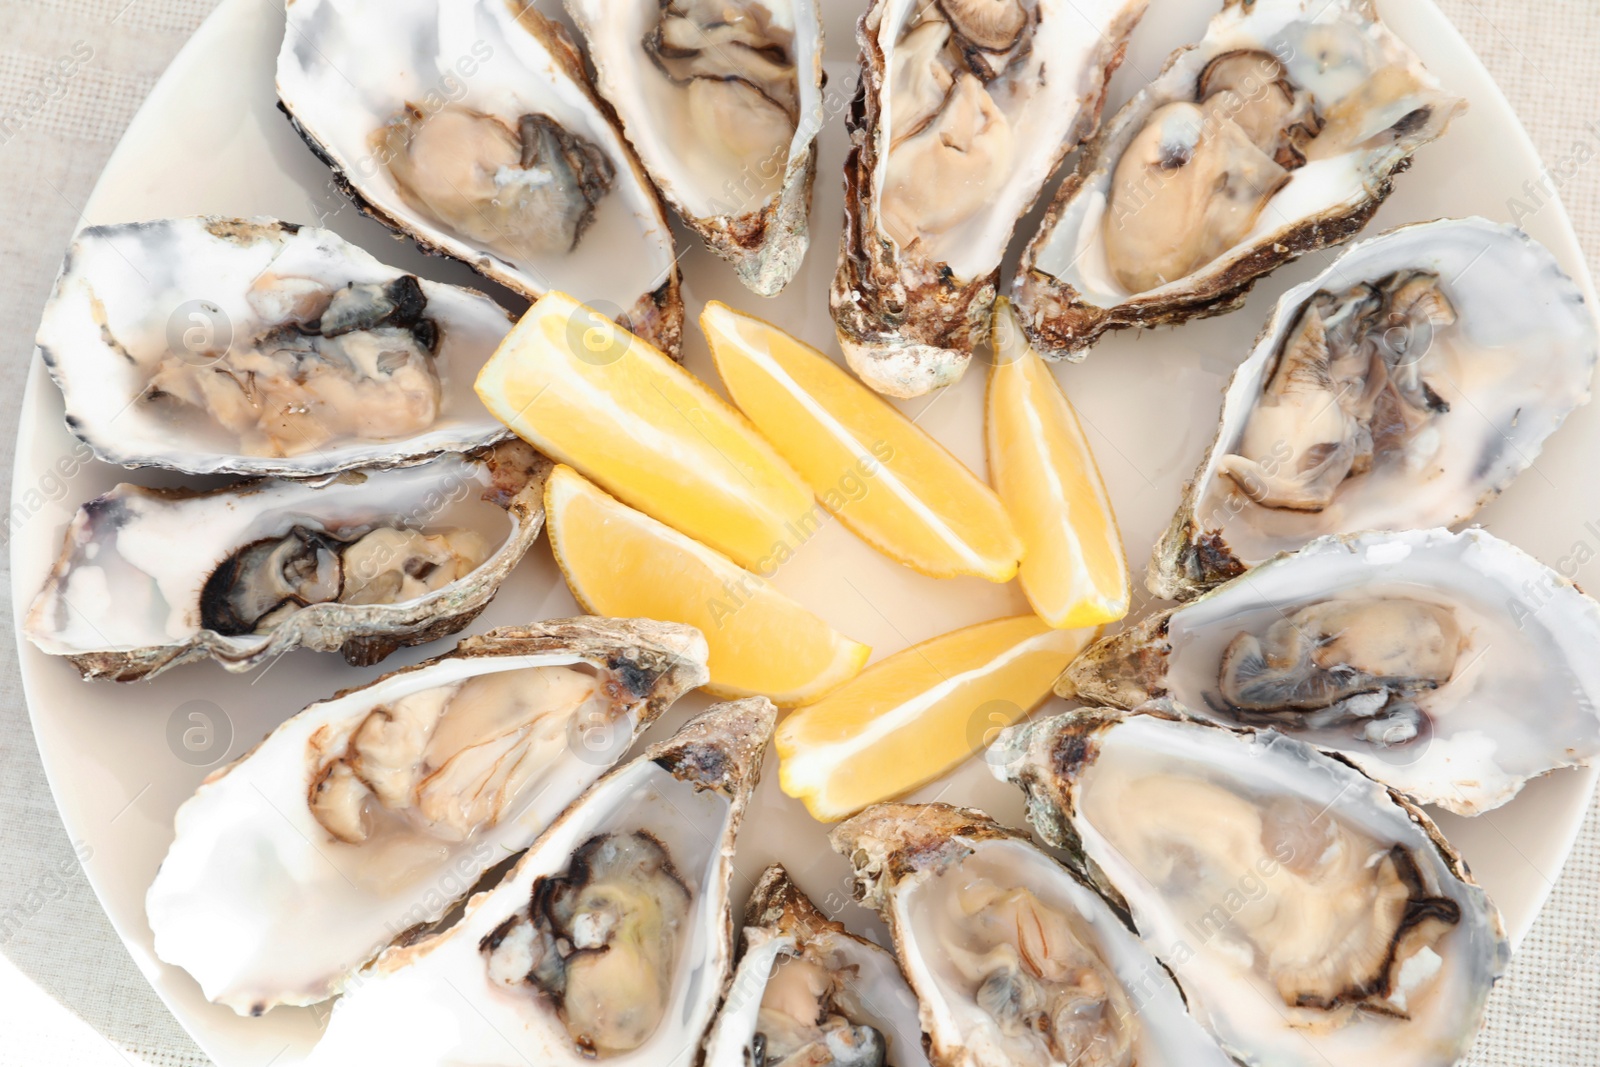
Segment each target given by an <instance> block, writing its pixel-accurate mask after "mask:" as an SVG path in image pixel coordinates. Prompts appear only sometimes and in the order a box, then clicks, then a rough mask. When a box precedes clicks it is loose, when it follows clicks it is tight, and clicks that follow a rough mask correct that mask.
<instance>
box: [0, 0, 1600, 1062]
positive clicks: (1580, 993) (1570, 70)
mask: <svg viewBox="0 0 1600 1067" xmlns="http://www.w3.org/2000/svg"><path fill="white" fill-rule="evenodd" d="M261 2H275V0H261ZM1197 2H1198V0H1197ZM1440 3H1441V4H1442V6H1443V7H1444V9H1445V11H1446V12H1447V13H1448V14H1449V15H1450V17H1451V18H1452V19H1453V20H1454V22H1455V23H1456V25H1457V26H1458V27H1459V28H1460V29H1461V31H1462V33H1463V34H1464V35H1465V36H1466V37H1467V39H1468V41H1469V42H1470V43H1471V45H1472V47H1473V48H1474V49H1475V50H1476V51H1477V52H1478V54H1479V55H1480V56H1482V57H1483V59H1484V61H1485V63H1486V64H1487V65H1488V67H1489V69H1490V71H1491V73H1493V75H1494V76H1495V78H1496V80H1497V81H1498V82H1499V84H1500V85H1501V86H1502V88H1503V89H1504V90H1505V92H1506V94H1507V95H1508V96H1509V97H1510V98H1511V102H1512V104H1513V105H1514V106H1515V108H1516V110H1517V112H1518V113H1519V114H1520V115H1521V117H1522V119H1523V121H1524V123H1526V125H1527V126H1528V128H1529V130H1531V131H1532V134H1533V137H1534V140H1535V141H1536V142H1537V144H1538V146H1539V149H1540V152H1541V153H1542V154H1543V156H1544V158H1545V160H1546V161H1547V162H1548V163H1549V164H1550V165H1551V166H1552V167H1553V168H1555V169H1556V170H1557V173H1558V174H1560V175H1561V176H1562V177H1563V179H1565V184H1564V186H1563V188H1562V197H1563V199H1564V200H1565V202H1566V206H1567V208H1568V210H1569V211H1570V212H1571V213H1572V216H1573V221H1574V222H1575V223H1576V225H1577V227H1578V232H1579V234H1580V236H1581V237H1582V239H1583V243H1584V249H1585V252H1586V254H1587V255H1588V257H1589V262H1590V264H1591V265H1592V266H1595V267H1597V268H1600V166H1594V165H1581V166H1578V167H1577V168H1576V173H1573V174H1570V177H1568V175H1569V171H1568V170H1567V169H1566V167H1565V163H1566V162H1568V161H1571V160H1572V159H1574V158H1579V159H1584V160H1588V159H1590V158H1591V157H1593V156H1594V155H1595V154H1596V153H1595V151H1594V149H1595V147H1596V145H1597V142H1600V131H1597V128H1595V127H1593V124H1594V123H1595V120H1596V117H1597V116H1596V114H1595V112H1594V105H1595V101H1596V100H1600V4H1596V3H1595V0H1440ZM213 6H214V0H0V280H3V284H0V500H8V499H9V497H10V481H11V453H12V436H13V433H14V430H13V427H14V426H15V425H16V417H17V411H18V408H19V406H20V404H21V400H22V388H23V382H24V380H25V378H26V374H27V368H28V363H29V360H30V359H32V357H33V351H32V342H31V337H32V333H33V329H34V325H35V324H36V322H37V320H38V316H39V310H40V308H41V306H42V305H43V302H44V299H45V296H46V294H47V292H48V289H49V286H50V283H51V281H52V279H53V278H54V275H55V272H56V268H57V266H58V265H59V263H60V258H61V254H62V251H63V250H64V248H65V247H66V242H67V240H68V238H69V236H70V235H71V233H72V232H73V230H74V229H75V228H76V226H77V225H78V219H79V208H80V206H81V205H82V204H83V202H84V201H85V199H86V198H87V196H88V194H89V192H90V190H91V188H92V187H93V185H94V182H95V179H96V177H97V176H98V174H99V172H100V169H101V167H102V165H103V164H104V162H105V160H106V158H107V156H108V155H109V154H110V152H111V150H112V148H113V147H115V145H116V143H117V139H118V138H119V137H120V136H121V134H122V130H123V128H124V127H125V126H126V124H127V122H128V120H129V119H130V118H131V117H132V116H133V114H134V112H135V110H136V109H137V108H138V106H139V104H140V102H141V101H142V100H143V98H144V96H145V94H146V92H147V91H148V90H149V88H150V86H151V85H152V84H153V83H154V81H155V79H156V78H157V76H158V75H159V74H160V73H161V71H162V70H163V69H164V68H165V66H166V64H167V62H168V61H169V60H170V59H171V57H172V56H173V55H174V54H175V53H176V52H177V50H178V49H179V48H180V47H181V46H182V45H183V43H184V41H185V39H186V38H187V36H188V35H189V33H190V32H192V31H193V29H194V28H195V27H196V26H197V25H199V23H200V21H201V20H202V19H203V18H204V17H205V16H206V14H208V13H209V12H210V10H211V8H212V7H213ZM1534 177H1537V176H1535V175H1530V178H1534ZM0 536H4V535H0ZM0 568H8V563H7V561H6V557H5V556H4V555H3V554H0ZM0 588H3V589H5V590H7V591H8V592H7V594H6V595H9V589H10V580H9V575H6V576H5V577H4V579H3V581H0ZM4 617H5V619H7V620H9V619H10V612H9V611H8V612H6V614H5V616H4ZM1597 815H1600V811H1597V812H1591V814H1590V818H1589V820H1588V822H1587V824H1586V825H1585V828H1584V832H1583V835H1582V837H1581V839H1580V840H1579V842H1578V846H1577V849H1576V851H1575V852H1574V853H1573V855H1572V858H1571V860H1570V861H1569V862H1568V864H1567V867H1566V870H1565V873H1564V874H1563V875H1562V876H1561V878H1560V881H1559V883H1558V884H1557V885H1556V887H1555V890H1554V893H1553V894H1552V896H1551V898H1550V902H1549V904H1548V905H1547V906H1546V908H1545V910H1544V913H1543V914H1542V915H1541V917H1540V918H1539V921H1538V923H1537V925H1536V926H1535V927H1534V929H1533V932H1532V934H1531V935H1530V936H1529V938H1528V940H1527V941H1526V943H1525V944H1524V945H1523V947H1522V949H1521V951H1520V953H1519V954H1518V956H1517V958H1516V960H1515V962H1514V964H1513V966H1512V969H1511V973H1510V975H1509V976H1508V977H1507V978H1506V980H1505V981H1503V982H1502V983H1501V984H1500V985H1499V986H1498V987H1497V989H1496V991H1495V993H1494V997H1493V1000H1492V1002H1491V1006H1490V1011H1489V1019H1488V1024H1487V1026H1486V1027H1485V1029H1484V1032H1483V1035H1482V1037H1481V1038H1480V1040H1479V1042H1478V1046H1477V1048H1476V1050H1475V1051H1474V1054H1473V1058H1472V1061H1471V1062H1472V1063H1473V1064H1475V1065H1479V1067H1490V1065H1494V1067H1529V1065H1534V1064H1563V1065H1582V1064H1600V1012H1597V1011H1596V1010H1595V1009H1596V1006H1597V1005H1600V890H1597V887H1600V817H1597ZM0 953H3V954H4V955H5V956H6V957H7V958H8V959H9V961H10V963H11V964H13V965H14V966H15V968H16V969H17V970H19V971H20V972H21V973H22V974H23V975H25V976H26V977H27V979H29V980H31V981H32V982H33V983H35V984H37V986H38V987H40V988H41V989H42V990H43V991H44V992H45V993H47V994H48V995H49V996H51V997H53V998H55V999H56V1000H57V1001H59V1002H60V1003H61V1004H63V1005H65V1006H66V1007H67V1008H69V1009H70V1010H71V1012H73V1013H75V1014H76V1015H77V1017H78V1018H80V1019H81V1020H82V1021H83V1022H84V1023H86V1024H87V1026H86V1027H84V1028H83V1031H84V1032H83V1033H78V1032H74V1033H71V1034H66V1033H63V1028H64V1027H66V1026H67V1025H68V1024H69V1023H70V1022H71V1021H72V1020H71V1019H70V1017H68V1018H66V1019H65V1020H64V1019H63V1018H62V1017H61V1014H60V1013H45V1012H41V1013H39V1014H38V1016H31V1015H29V1016H27V1017H18V1015H17V1014H13V1015H10V1016H8V1015H6V1014H5V1013H0V1019H5V1020H6V1025H4V1026H3V1027H0V1067H11V1065H13V1064H15V1065H26V1067H45V1065H53V1064H69V1063H70V1064H78V1063H83V1062H88V1059H87V1058H86V1057H85V1056H83V1055H81V1054H80V1053H77V1052H74V1050H75V1049H82V1048H84V1047H86V1046H85V1045H84V1042H85V1041H89V1042H93V1041H94V1037H93V1033H94V1032H98V1034H99V1035H100V1037H101V1038H103V1040H104V1044H105V1048H106V1050H108V1051H110V1052H112V1053H114V1054H116V1056H115V1058H118V1059H123V1060H126V1061H127V1062H129V1063H133V1064H152V1065H158V1067H191V1065H199V1064H205V1063H207V1062H208V1061H207V1059H206V1057H205V1056H203V1055H202V1054H201V1053H200V1052H199V1050H198V1049H196V1048H195V1047H194V1045H193V1043H192V1042H191V1041H189V1039H188V1038H187V1037H186V1036H185V1035H184V1033H183V1031H182V1030H181V1029H180V1028H179V1026H178V1025H177V1023H176V1022H175V1021H174V1020H173V1019H172V1017H171V1016H170V1015H169V1014H168V1013H167V1012H166V1010H165V1009H164V1008H163V1007H162V1006H161V1004H160V1002H159V1001H158V1000H157V999H156V996H155V994H154V993H153V992H151V990H150V989H149V987H148V986H147V985H146V984H145V982H144V980H143V978H142V977H141V976H140V974H139V972H138V970H137V969H136V968H135V966H134V964H133V961H132V960H131V959H130V958H129V957H128V954H127V953H126V951H125V950H124V949H123V948H122V946H121V944H120V943H119V942H118V940H117V938H116V936H115V935H114V934H113V933H112V931H111V927H110V925H109V924H108V923H107V921H106V919H105V917H104V915H103V914H102V913H101V911H100V908H99V906H98V905H97V903H96V902H95V899H94V896H93V894H92V893H91V892H90V890H89V887H88V885H87V883H86V882H85V881H84V879H83V877H82V874H81V872H80V870H79V869H78V866H77V863H76V860H75V859H74V856H73V850H72V846H71V843H70V842H69V841H68V839H67V835H66V833H65V831H64V830H63V828H62V826H61V822H60V820H59V818H58V817H57V815H56V811H55V806H54V804H53V803H52V801H51V799H50V794H49V791H48V789H47V788H46V785H45V780H44V775H43V772H42V771H41V769H40V766H39V759H38V754H37V752H36V751H35V748H34V744H33V738H32V734H31V732H30V730H29V727H28V723H27V711H26V708H25V707H24V704H23V699H22V688H21V683H20V681H19V679H18V677H17V671H16V663H15V650H14V648H13V645H12V643H11V641H10V639H9V635H8V636H7V640H5V641H4V642H0ZM8 970H9V968H6V964H5V961H0V979H3V978H5V972H6V971H8ZM5 989H6V985H5V983H4V982H0V995H4V990H5ZM89 1028H92V1030H90V1029H89ZM97 1048H98V1046H97ZM100 1058H101V1057H99V1056H96V1057H94V1059H93V1062H95V1063H98V1062H100Z"/></svg>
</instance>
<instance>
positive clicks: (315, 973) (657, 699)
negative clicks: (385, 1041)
mask: <svg viewBox="0 0 1600 1067" xmlns="http://www.w3.org/2000/svg"><path fill="white" fill-rule="evenodd" d="M705 660H706V646H705V640H704V639H703V638H702V637H701V636H700V634H699V633H698V632H697V631H695V630H693V629H692V628H690V627H687V626H677V625H674V624H671V623H659V622H653V621H650V620H648V619H641V620H634V619H596V618H580V619H561V620H554V621H550V622H541V623H536V624H534V625H532V626H516V627H504V628H502V629H498V630H492V631H490V632H489V633H486V634H482V635H480V636H476V637H469V638H467V639H466V640H465V641H463V642H462V643H461V644H460V645H459V646H457V648H456V650H455V651H453V652H449V653H446V654H445V655H443V656H440V657H438V658H437V659H432V660H428V661H427V662H425V663H422V664H419V665H418V666H415V667H408V668H405V669H403V670H400V671H396V672H395V673H393V674H388V675H385V676H384V677H382V678H380V679H378V680H377V681H375V682H372V683H370V684H368V685H364V686H361V687H360V688H357V689H351V690H346V691H345V692H343V693H340V694H338V695H337V696H334V697H333V698H331V699H329V700H326V701H322V702H320V703H316V704H312V705H311V706H310V707H308V708H306V709H305V710H304V711H302V712H300V713H299V714H298V715H295V716H294V717H293V718H291V719H289V720H288V721H287V722H285V723H284V724H283V725H282V726H280V727H279V728H278V729H276V730H274V731H273V732H272V734H271V735H270V736H268V737H267V739H266V740H264V741H263V742H261V744H259V745H257V746H256V747H255V748H254V749H252V750H251V751H250V753H249V754H248V755H247V756H245V757H244V758H243V759H241V760H239V761H238V762H236V763H234V764H232V765H230V766H229V767H227V768H225V769H223V770H221V771H218V772H217V773H215V774H213V775H211V776H210V777H209V778H207V779H206V781H205V783H204V784H203V785H201V787H200V789H199V791H198V792H196V793H195V795H194V796H193V797H191V798H190V799H189V800H188V801H186V802H185V803H184V804H183V806H182V807H181V808H179V809H178V814H177V817H176V820H175V825H174V834H175V837H174V840H173V842H172V847H171V848H170V849H169V850H168V851H167V855H166V858H165V859H164V860H163V861H162V864H161V869H160V871H159V872H157V874H156V878H155V881H154V883H153V884H152V885H151V886H150V890H149V893H148V894H147V896H146V913H147V914H148V916H149V919H150V929H151V930H152V931H153V933H154V934H155V950H156V955H157V956H159V957H160V958H161V959H163V960H165V961H166V962H168V963H171V964H175V965H177V966H180V967H183V968H184V969H185V970H187V971H188V972H189V973H190V974H191V975H193V976H194V978H195V979H196V981H198V982H199V983H200V986H201V989H202V990H204V992H205V995H206V997H207V999H209V1000H212V1001H215V1002H217V1003H221V1004H226V1005H227V1006H228V1007H231V1008H233V1009H234V1010H235V1011H237V1012H239V1013H241V1014H244V1013H249V1014H252V1015H259V1014H261V1013H262V1012H263V1011H265V1010H267V1009H268V1008H271V1007H274V1006H276V1005H280V1004H289V1005H303V1004H312V1003H315V1002H317V1001H320V1000H325V999H326V998H328V997H330V996H333V995H334V994H335V993H338V992H340V991H341V989H343V988H344V986H345V983H346V982H348V981H349V980H350V976H351V975H352V974H353V973H354V972H355V971H356V970H357V969H358V968H359V967H360V966H361V965H362V964H364V963H366V962H367V961H368V960H370V959H372V958H373V957H374V956H376V955H377V954H378V953H379V952H380V951H381V950H382V949H383V948H385V947H386V946H387V945H389V944H390V943H392V942H395V941H397V940H403V939H405V938H406V937H408V936H410V935H411V934H412V933H413V931H414V929H415V928H419V927H425V925H426V924H429V923H433V922H435V921H437V920H439V919H440V918H441V917H442V916H444V915H445V913H446V912H447V911H448V910H449V908H450V906H451V905H452V904H453V903H454V902H455V901H457V900H459V899H460V898H462V897H464V896H465V895H466V893H467V891H468V890H469V889H470V888H471V887H472V886H473V884H474V883H475V882H476V881H477V880H478V878H479V876H480V875H482V874H483V873H484V872H485V871H486V870H488V869H489V868H490V867H492V866H493V865H495V864H497V863H499V862H501V861H502V860H503V859H505V858H506V857H507V856H508V855H510V854H511V853H513V852H515V851H517V850H518V849H521V848H523V847H525V846H526V845H527V844H528V843H529V842H530V841H531V840H533V838H534V837H535V836H537V835H538V834H539V833H540V832H541V831H543V830H544V828H545V827H546V826H548V825H549V824H550V822H551V821H552V820H553V819H554V818H555V817H556V815H558V814H559V813H560V812H561V810H562V809H563V808H565V807H566V806H567V805H568V804H569V803H571V802H572V801H573V800H574V799H575V798H576V797H577V796H578V794H579V793H580V792H582V791H583V789H584V788H585V787H587V786H588V785H589V784H590V783H591V782H593V781H594V780H595V779H596V778H598V777H599V776H600V775H601V774H602V773H603V772H604V771H605V770H606V769H607V768H608V767H610V766H611V765H612V764H613V763H615V762H616V761H617V760H618V759H619V758H621V756H622V755H623V753H625V752H626V751H627V750H628V747H629V745H631V744H632V742H633V739H634V738H635V737H636V736H637V735H638V734H639V733H640V732H641V731H643V730H644V729H645V727H647V726H649V725H650V723H651V722H653V721H654V720H655V718H656V717H657V716H658V715H660V714H661V712H662V711H664V710H665V709H666V708H668V707H670V706H671V705H672V703H673V702H674V701H676V700H677V699H678V698H679V697H680V696H682V695H683V694H684V693H685V692H687V691H688V690H690V689H692V688H694V687H695V686H697V685H700V684H702V683H703V682H704V681H705V680H706V677H707V674H706V669H705Z"/></svg>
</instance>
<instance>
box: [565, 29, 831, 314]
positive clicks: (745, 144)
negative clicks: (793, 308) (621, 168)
mask: <svg viewBox="0 0 1600 1067" xmlns="http://www.w3.org/2000/svg"><path fill="white" fill-rule="evenodd" d="M566 6H567V11H568V12H569V13H570V14H571V16H572V19H573V21H574V22H575V23H576V24H577V26H578V28H579V30H580V31H581V32H582V34H583V36H584V41H585V44H586V45H587V46H588V52H589V59H590V60H591V62H593V64H594V69H595V84H596V88H597V89H598V90H599V92H600V95H601V96H602V97H604V98H605V100H606V102H607V103H609V104H610V105H611V106H612V107H613V108H614V109H615V110H616V113H617V117H618V119H620V120H621V122H622V128H623V131H624V132H625V133H626V134H627V137H628V140H629V142H630V143H631V144H632V145H633V148H634V150H635V151H636V152H638V153H639V158H640V159H641V160H642V161H643V163H644V166H645V169H646V170H647V171H648V172H649V174H650V177H651V178H652V179H653V180H654V181H655V184H656V188H658V189H660V190H661V194H662V195H663V196H664V197H665V198H666V200H667V202H668V203H669V204H671V205H672V207H673V209H674V210H675V211H677V213H678V215H679V217H680V218H682V219H683V221H684V222H685V223H687V224H688V226H689V228H690V229H692V230H694V231H695V233H697V234H699V235H700V237H701V238H702V239H703V240H704V241H705V243H706V247H707V248H709V249H711V251H712V252H714V253H716V254H717V255H718V256H721V257H722V258H723V259H725V260H727V261H728V262H729V263H731V264H732V265H733V268H734V271H735V273H737V274H738V276H739V280H740V281H741V282H743V283H744V284H745V286H747V287H748V288H749V289H751V290H752V291H753V292H755V293H758V294H760V295H761V296H772V295H774V294H775V293H777V292H778V291H779V290H781V289H782V288H783V287H784V286H785V285H788V284H789V280H790V279H791V278H793V277H794V273H795V271H796V270H798V269H799V267H800V261H801V260H802V259H803V258H804V257H805V254H806V247H807V245H808V243H809V241H810V229H809V221H808V220H809V216H810V213H811V185H812V181H813V179H814V178H815V177H816V170H817V146H816V138H817V133H818V132H819V131H820V130H821V129H822V124H823V122H824V120H825V118H826V116H825V114H824V112H823V107H822V83H823V74H822V22H821V19H820V17H819V15H818V12H817V5H816V2H815V0H731V2H717V0H567V5H566ZM567 288H570V287H567ZM634 332H636V333H637V332H638V331H634Z"/></svg>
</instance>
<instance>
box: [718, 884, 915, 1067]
mask: <svg viewBox="0 0 1600 1067" xmlns="http://www.w3.org/2000/svg"><path fill="white" fill-rule="evenodd" d="M701 1062H702V1064H703V1067H753V1065H760V1067H928V1059H927V1057H926V1056H925V1055H924V1054H923V1051H922V1026H921V1024H920V1023H919V1022H918V1021H917V998H916V997H915V996H914V995H913V994H912V992H911V990H910V988H908V987H907V986H906V982H905V979H904V978H902V977H901V975H900V968H899V965H898V964H897V963H896V962H895V958H894V956H893V955H892V954H891V953H889V952H886V951H884V950H883V949H881V948H879V947H878V946H877V945H874V944H873V943H872V942H870V941H866V940H863V939H862V938H859V937H856V936H854V935H853V934H851V933H849V932H848V931H846V930H845V928H844V927H843V926H842V925H840V924H839V923H837V922H831V921H829V919H828V918H827V916H825V915H823V914H822V913H821V912H819V911H818V910H817V908H816V906H815V905H814V904H812V903H811V901H810V900H808V899H807V898H806V895H805V894H804V893H802V892H801V891H800V889H799V887H797V886H796V885H795V884H794V883H793V882H792V881H790V880H789V873H788V872H787V871H785V870H784V869H783V867H782V865H780V864H773V865H772V866H771V867H768V868H767V869H766V871H765V873H763V874H762V876H761V880H760V881H759V882H757V883H756V888H755V891H754V892H753V893H751V895H750V902H749V904H748V905H746V907H745V920H744V942H743V949H742V951H741V954H740V957H739V966H738V968H737V969H736V970H735V971H734V973H733V978H732V981H731V982H730V984H729V986H728V992H727V994H726V995H725V996H724V997H723V1000H722V1008H721V1010H720V1011H719V1012H718V1014H717V1021H716V1023H715V1024H713V1026H712V1028H711V1035H710V1037H708V1038H707V1039H706V1047H705V1055H704V1058H703V1059H702V1061H701Z"/></svg>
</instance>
